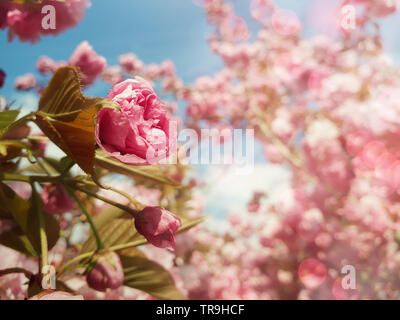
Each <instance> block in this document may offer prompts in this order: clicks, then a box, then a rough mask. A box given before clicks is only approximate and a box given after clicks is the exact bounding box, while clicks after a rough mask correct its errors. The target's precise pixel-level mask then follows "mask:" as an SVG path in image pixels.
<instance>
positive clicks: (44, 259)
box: [31, 183, 49, 270]
mask: <svg viewBox="0 0 400 320" xmlns="http://www.w3.org/2000/svg"><path fill="white" fill-rule="evenodd" d="M31 186H32V205H33V207H34V208H35V211H36V212H37V214H38V216H39V235H40V248H41V255H40V256H41V269H42V270H43V267H45V266H47V265H48V264H49V262H48V251H49V248H48V244H47V235H46V225H45V221H44V215H43V211H42V209H41V208H40V207H39V203H38V199H37V197H38V195H37V192H36V187H35V184H34V183H32V184H31Z"/></svg>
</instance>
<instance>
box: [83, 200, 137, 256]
mask: <svg viewBox="0 0 400 320" xmlns="http://www.w3.org/2000/svg"><path fill="white" fill-rule="evenodd" d="M96 218H97V219H96ZM93 220H94V221H93V222H94V224H95V226H96V229H97V232H98V233H99V236H100V239H101V241H102V242H103V245H104V246H105V248H110V247H112V246H115V245H118V244H124V243H128V242H132V241H135V240H137V239H138V238H139V239H140V238H141V236H140V235H139V234H138V233H137V231H136V229H135V224H134V220H133V218H132V216H131V215H129V214H127V213H125V212H123V211H122V210H120V209H115V208H114V207H110V208H108V209H106V210H105V211H103V212H102V213H100V214H99V215H98V216H96V217H94V219H93ZM143 239H144V238H143ZM96 248H97V246H96V239H95V237H94V236H93V235H91V236H90V237H89V239H88V240H87V241H86V242H85V243H84V245H83V247H82V250H81V252H82V253H85V252H90V251H94V250H96Z"/></svg>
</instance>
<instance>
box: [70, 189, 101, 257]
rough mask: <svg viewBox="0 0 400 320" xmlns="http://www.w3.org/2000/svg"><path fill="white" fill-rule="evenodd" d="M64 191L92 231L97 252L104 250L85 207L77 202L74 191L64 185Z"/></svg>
mask: <svg viewBox="0 0 400 320" xmlns="http://www.w3.org/2000/svg"><path fill="white" fill-rule="evenodd" d="M64 187H65V189H66V190H67V192H68V194H69V196H70V197H71V198H73V199H74V200H75V202H76V204H77V205H78V206H79V208H80V209H81V211H82V213H83V214H84V215H85V216H86V219H87V221H88V222H89V225H90V228H91V229H92V232H93V235H94V237H95V238H96V243H97V249H98V250H102V249H104V245H103V243H102V242H101V239H100V236H99V233H98V232H97V229H96V226H95V225H94V222H93V219H92V217H91V216H90V214H89V212H87V210H86V208H85V206H84V205H83V203H82V202H81V201H80V200H79V198H78V197H77V196H76V194H75V193H74V191H73V190H72V189H71V188H70V187H68V186H67V185H65V184H64Z"/></svg>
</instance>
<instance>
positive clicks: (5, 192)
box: [0, 183, 31, 232]
mask: <svg viewBox="0 0 400 320" xmlns="http://www.w3.org/2000/svg"><path fill="white" fill-rule="evenodd" d="M0 203H1V204H2V207H3V210H4V211H6V212H7V213H8V214H9V216H10V217H12V218H13V220H14V221H15V222H16V224H17V225H18V226H19V227H20V228H21V230H22V231H23V232H26V230H27V224H28V212H29V210H30V207H31V205H30V202H29V201H27V200H24V199H22V198H21V197H20V196H19V195H17V194H16V193H15V192H14V190H13V189H11V188H10V187H9V186H7V185H5V184H4V183H0Z"/></svg>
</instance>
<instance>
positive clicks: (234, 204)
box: [202, 164, 291, 217]
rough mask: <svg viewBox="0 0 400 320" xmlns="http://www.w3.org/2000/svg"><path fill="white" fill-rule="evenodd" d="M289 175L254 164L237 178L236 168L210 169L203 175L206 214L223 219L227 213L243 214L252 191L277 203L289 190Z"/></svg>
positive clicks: (268, 165) (270, 165) (214, 167)
mask: <svg viewBox="0 0 400 320" xmlns="http://www.w3.org/2000/svg"><path fill="white" fill-rule="evenodd" d="M290 176H291V175H290V171H289V170H287V169H285V168H284V167H282V166H278V165H272V164H256V165H255V166H254V170H252V171H251V172H250V173H248V174H246V175H243V174H241V175H238V174H237V173H236V168H235V167H233V166H231V167H223V168H221V167H216V166H210V167H209V168H207V169H206V170H205V172H204V174H203V175H202V178H203V179H205V182H206V183H207V185H208V187H207V188H206V189H204V192H203V194H204V198H205V201H206V208H207V209H206V213H211V214H214V215H216V216H220V217H223V216H224V215H225V214H227V213H229V212H230V211H237V212H241V211H243V210H245V208H246V206H247V203H248V202H249V201H250V200H251V198H252V195H253V193H254V192H255V191H262V192H265V193H266V194H267V195H268V198H269V201H276V200H277V199H278V198H279V196H280V195H281V194H282V192H284V191H285V190H287V189H288V186H289V182H290Z"/></svg>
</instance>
